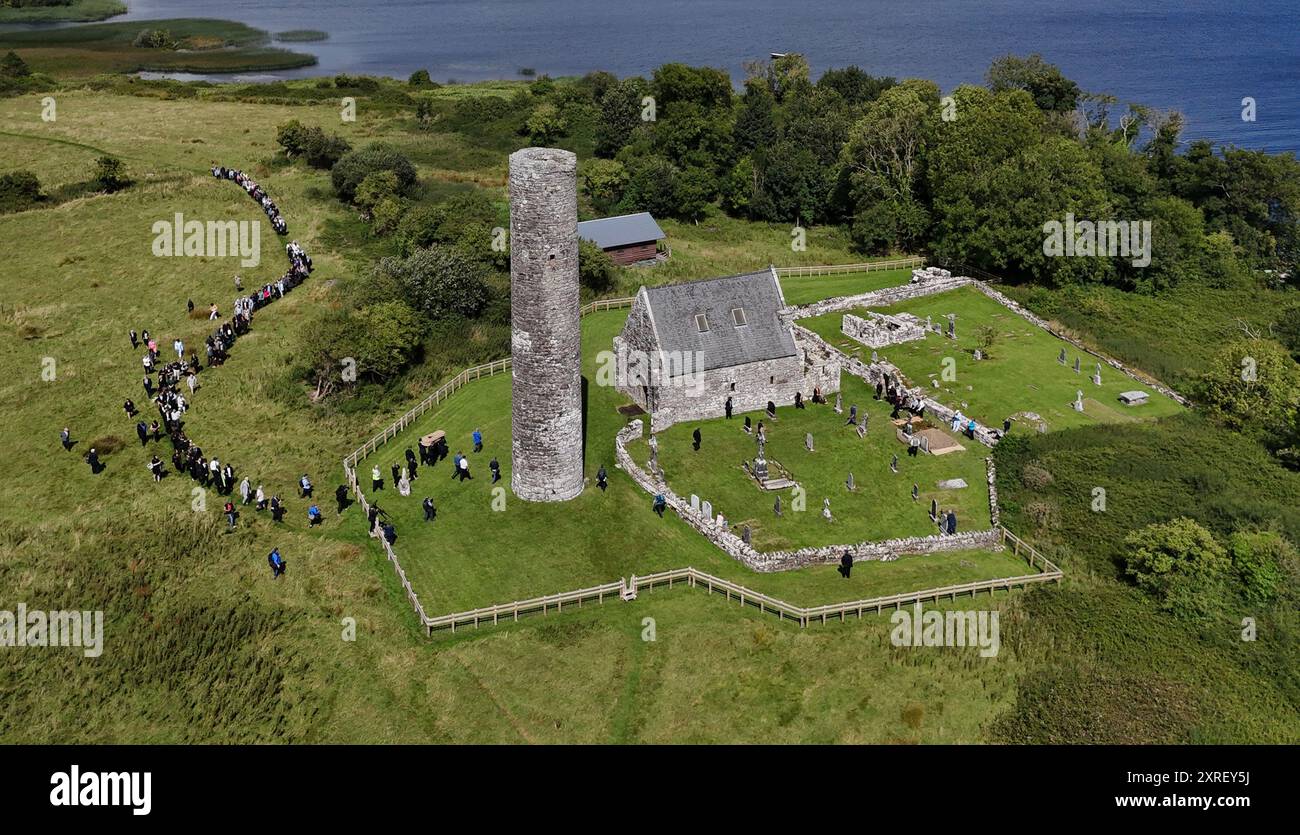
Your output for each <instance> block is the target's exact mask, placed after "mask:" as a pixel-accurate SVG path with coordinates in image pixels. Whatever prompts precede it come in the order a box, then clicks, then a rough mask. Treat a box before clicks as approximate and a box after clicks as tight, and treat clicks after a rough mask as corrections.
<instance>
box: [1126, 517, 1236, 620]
mask: <svg viewBox="0 0 1300 835" xmlns="http://www.w3.org/2000/svg"><path fill="white" fill-rule="evenodd" d="M1124 545H1125V546H1126V547H1127V548H1128V549H1129V554H1128V556H1127V559H1126V563H1127V566H1126V568H1127V572H1128V574H1129V575H1130V576H1131V577H1133V578H1134V580H1136V582H1137V585H1138V587H1139V588H1141V589H1142V590H1143V591H1145V592H1147V593H1148V594H1150V595H1151V596H1152V597H1154V598H1155V599H1156V600H1157V601H1159V603H1160V605H1161V608H1163V609H1165V610H1167V611H1170V612H1172V613H1173V614H1175V615H1178V616H1180V617H1188V618H1198V617H1204V616H1206V615H1208V614H1209V613H1210V612H1211V611H1212V609H1213V607H1214V604H1215V603H1217V602H1219V601H1220V600H1221V599H1222V596H1221V594H1220V593H1218V589H1217V588H1216V587H1217V586H1219V585H1220V584H1221V583H1222V579H1223V577H1224V575H1225V574H1226V572H1227V570H1228V569H1229V568H1231V566H1232V561H1231V559H1230V558H1229V556H1228V552H1227V550H1225V549H1224V547H1223V546H1222V545H1220V544H1219V542H1218V540H1216V539H1215V538H1214V534H1212V533H1210V532H1209V531H1208V530H1206V529H1205V528H1203V527H1201V526H1200V525H1199V524H1197V523H1196V522H1195V521H1194V520H1192V519H1188V518H1186V517H1181V518H1178V519H1174V520H1172V521H1169V522H1157V523H1154V524H1151V525H1147V526H1146V527H1144V528H1141V529H1139V530H1136V531H1134V532H1132V533H1131V534H1129V535H1128V537H1126V538H1125V540H1124Z"/></svg>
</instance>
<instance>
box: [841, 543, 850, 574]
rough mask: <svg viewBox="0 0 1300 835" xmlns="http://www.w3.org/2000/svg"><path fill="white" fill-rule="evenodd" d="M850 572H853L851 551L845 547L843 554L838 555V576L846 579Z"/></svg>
mask: <svg viewBox="0 0 1300 835" xmlns="http://www.w3.org/2000/svg"><path fill="white" fill-rule="evenodd" d="M851 573H853V552H852V551H849V550H848V549H847V548H846V549H845V550H844V556H842V557H840V576H841V577H843V578H844V579H845V580H847V579H849V575H850V574H851Z"/></svg>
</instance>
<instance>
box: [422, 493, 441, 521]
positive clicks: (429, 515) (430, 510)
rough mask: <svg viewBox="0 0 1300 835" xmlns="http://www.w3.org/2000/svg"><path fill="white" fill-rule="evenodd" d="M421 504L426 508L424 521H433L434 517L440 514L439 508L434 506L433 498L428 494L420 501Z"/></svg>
mask: <svg viewBox="0 0 1300 835" xmlns="http://www.w3.org/2000/svg"><path fill="white" fill-rule="evenodd" d="M420 506H421V507H423V508H424V521H426V522H432V521H433V518H434V517H435V516H437V515H438V510H437V508H435V507H434V506H433V499H431V498H429V497H428V496H425V497H424V501H422V502H420Z"/></svg>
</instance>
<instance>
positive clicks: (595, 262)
mask: <svg viewBox="0 0 1300 835" xmlns="http://www.w3.org/2000/svg"><path fill="white" fill-rule="evenodd" d="M614 281H615V269H614V259H613V258H610V257H609V253H608V252H605V251H604V250H603V249H601V248H600V247H598V246H596V245H595V244H594V243H592V242H591V241H588V240H579V241H578V282H579V283H580V284H581V285H582V286H583V287H586V288H587V289H588V290H590V291H592V292H593V293H596V294H600V293H604V292H606V291H607V290H609V289H610V288H611V287H613V286H614Z"/></svg>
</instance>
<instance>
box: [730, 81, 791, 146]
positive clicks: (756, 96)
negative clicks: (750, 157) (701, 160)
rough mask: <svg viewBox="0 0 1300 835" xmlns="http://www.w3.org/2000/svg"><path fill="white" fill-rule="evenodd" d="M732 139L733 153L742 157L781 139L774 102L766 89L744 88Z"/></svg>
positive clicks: (753, 84)
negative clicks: (735, 152)
mask: <svg viewBox="0 0 1300 835" xmlns="http://www.w3.org/2000/svg"><path fill="white" fill-rule="evenodd" d="M732 136H733V137H734V141H735V144H736V151H737V152H738V153H741V154H748V153H750V152H751V151H754V150H757V149H760V148H770V147H772V146H773V145H775V144H776V141H777V139H778V138H779V136H780V130H779V129H778V127H777V124H776V98H775V97H773V95H772V92H771V91H770V90H769V89H768V88H767V85H765V84H761V83H757V82H754V81H751V82H747V83H746V84H745V94H744V95H743V96H741V97H740V113H738V114H737V115H736V124H735V126H734V127H733V128H732Z"/></svg>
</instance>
